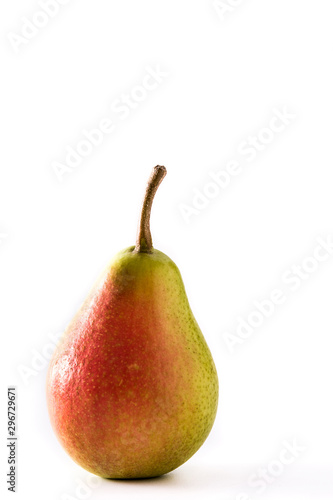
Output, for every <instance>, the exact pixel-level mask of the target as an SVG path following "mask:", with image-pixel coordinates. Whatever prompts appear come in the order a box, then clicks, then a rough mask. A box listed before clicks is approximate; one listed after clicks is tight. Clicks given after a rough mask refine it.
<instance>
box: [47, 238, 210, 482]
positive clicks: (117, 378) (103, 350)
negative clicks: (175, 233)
mask: <svg viewBox="0 0 333 500" xmlns="http://www.w3.org/2000/svg"><path fill="white" fill-rule="evenodd" d="M141 243H142V247H141V251H140V248H139V249H138V245H137V246H136V247H134V246H133V247H130V248H127V249H126V250H123V251H121V252H119V253H118V254H117V255H116V256H115V258H114V259H113V260H112V261H111V262H110V264H109V265H108V266H107V267H106V269H105V270H104V272H103V273H102V275H101V276H100V278H99V279H98V281H97V282H96V284H95V285H94V287H93V289H92V290H91V292H90V294H89V296H88V298H87V299H86V301H85V302H84V304H83V305H82V307H81V309H80V310H79V311H78V313H77V314H76V316H75V317H74V319H73V320H72V322H71V323H70V324H69V326H68V328H67V330H66V332H65V334H64V336H63V338H62V340H61V342H60V344H59V346H58V348H57V350H56V352H55V353H54V356H53V358H52V360H51V362H50V366H49V371H48V379H47V401H48V408H49V413H50V418H51V422H52V426H53V428H54V430H55V433H56V435H57V436H58V438H59V440H60V442H61V444H62V445H63V447H64V448H65V450H66V451H67V452H68V453H69V455H70V456H71V457H72V458H73V460H75V462H77V463H78V464H79V465H81V466H82V467H83V468H84V469H86V470H88V471H89V472H92V473H94V474H96V475H98V476H101V477H105V478H148V477H155V476H160V475H162V474H166V473H168V472H170V471H172V470H174V469H176V468H177V467H179V466H180V465H182V464H183V463H184V462H186V461H187V460H188V459H189V458H190V457H191V456H192V455H193V454H194V453H195V452H196V451H197V450H198V449H199V448H200V446H201V445H202V444H203V442H204V441H205V440H206V438H207V436H208V434H209V432H210V430H211V428H212V426H213V423H214V420H215V416H216V411H217V404H218V378H217V372H216V368H215V365H214V361H213V358H212V355H211V353H210V350H209V348H208V346H207V344H206V341H205V339H204V337H203V335H202V333H201V331H200V328H199V326H198V324H197V322H196V320H195V318H194V316H193V314H192V311H191V309H190V305H189V302H188V299H187V295H186V292H185V288H184V284H183V280H182V277H181V275H180V272H179V270H178V268H177V266H176V265H175V263H174V262H173V261H172V260H171V259H170V258H169V257H167V256H166V255H165V254H163V253H162V252H160V251H158V250H155V249H154V248H153V247H152V246H150V245H149V246H148V248H147V247H146V242H145V241H143V240H141Z"/></svg>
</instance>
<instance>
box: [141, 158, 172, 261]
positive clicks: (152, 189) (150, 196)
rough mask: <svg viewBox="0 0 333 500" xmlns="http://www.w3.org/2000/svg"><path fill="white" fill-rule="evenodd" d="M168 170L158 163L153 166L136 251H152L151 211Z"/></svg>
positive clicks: (144, 201) (142, 210)
mask: <svg viewBox="0 0 333 500" xmlns="http://www.w3.org/2000/svg"><path fill="white" fill-rule="evenodd" d="M166 173H167V170H166V168H165V167H163V166H161V165H157V166H156V167H154V168H153V171H152V173H151V175H150V177H149V180H148V184H147V188H146V194H145V197H144V199H143V203H142V208H141V217H140V220H139V226H138V232H137V237H136V245H135V249H134V251H135V252H140V253H151V252H152V249H153V242H152V239H151V233H150V212H151V207H152V204H153V200H154V196H155V194H156V191H157V189H158V186H159V185H160V184H161V182H162V180H163V179H164V177H165V176H166Z"/></svg>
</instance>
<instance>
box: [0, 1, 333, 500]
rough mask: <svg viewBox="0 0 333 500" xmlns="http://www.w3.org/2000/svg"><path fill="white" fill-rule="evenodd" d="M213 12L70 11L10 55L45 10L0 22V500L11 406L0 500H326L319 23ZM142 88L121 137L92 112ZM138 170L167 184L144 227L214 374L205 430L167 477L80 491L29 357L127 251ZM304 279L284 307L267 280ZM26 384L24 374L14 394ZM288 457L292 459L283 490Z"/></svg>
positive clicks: (295, 7) (105, 112) (256, 11)
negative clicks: (239, 330)
mask: <svg viewBox="0 0 333 500" xmlns="http://www.w3.org/2000/svg"><path fill="white" fill-rule="evenodd" d="M64 3H65V2H64ZM232 3H233V4H234V7H230V4H232ZM237 3H238V4H239V5H238V6H235V4H237ZM225 5H227V6H228V1H227V0H226V1H225ZM229 9H230V10H228V11H227V12H226V13H225V15H223V12H222V11H221V10H220V12H219V13H218V11H217V9H216V8H214V5H213V0H182V1H179V0H168V1H156V0H155V1H153V0H141V1H140V2H139V1H137V0H124V1H122V2H115V1H103V0H96V1H94V2H89V1H87V0H81V1H78V0H72V1H70V2H68V4H67V5H62V6H61V7H60V8H59V12H57V13H56V15H54V17H53V18H52V19H48V18H46V25H45V26H44V27H43V28H37V29H36V30H35V33H33V35H34V36H33V37H32V38H31V39H30V40H29V39H26V42H25V43H23V42H22V43H21V42H20V43H18V42H17V44H18V47H17V50H16V51H15V50H14V46H13V45H14V44H13V41H12V42H11V41H10V39H9V37H8V35H9V34H11V35H9V36H10V37H11V39H12V40H13V34H14V35H16V36H18V35H20V36H21V32H22V29H23V26H24V25H25V23H26V21H24V19H23V18H27V19H28V20H32V19H35V20H36V19H37V18H38V15H36V13H38V12H40V11H41V7H40V6H39V4H38V2H37V1H33V0H29V1H27V0H24V1H23V0H16V1H15V2H2V5H1V10H0V19H1V47H0V51H1V74H2V76H1V93H0V99H1V103H0V104H1V131H0V137H1V143H2V146H1V152H0V154H1V181H0V191H1V195H0V234H1V240H0V273H1V274H0V276H1V278H0V304H1V317H0V321H1V339H2V349H1V355H2V357H3V361H2V362H1V371H2V370H3V371H2V375H1V383H2V391H1V405H2V406H1V408H3V411H1V433H2V434H1V436H2V438H1V450H2V451H1V454H0V455H1V488H2V491H3V492H4V493H5V494H6V495H8V498H12V497H10V496H9V495H10V493H9V492H7V491H6V485H5V480H6V478H5V475H6V472H7V467H8V466H7V451H6V406H5V404H6V387H7V386H8V385H11V384H15V385H16V386H17V391H18V415H19V416H18V418H19V421H18V434H19V441H18V493H17V494H16V498H19V499H24V500H26V499H30V498H31V499H35V500H39V499H45V498H48V499H49V500H51V499H52V500H53V499H59V500H60V499H62V500H64V499H66V498H71V499H72V498H77V499H79V498H91V499H94V500H95V499H96V500H97V499H110V498H117V499H123V498H136V499H150V498H156V497H158V498H170V497H171V495H172V496H173V497H174V498H191V499H195V498H203V497H204V498H212V499H218V500H224V499H230V500H249V499H251V500H252V499H256V498H258V499H259V498H265V499H269V500H270V499H274V500H275V499H281V498H283V499H293V500H294V499H295V500H296V499H302V500H307V499H315V500H324V499H331V498H332V497H333V482H332V481H333V480H332V476H333V474H332V470H333V469H332V466H333V460H332V448H333V432H332V422H333V405H332V381H333V368H332V346H333V343H332V334H333V317H332V300H333V297H332V291H333V255H329V254H328V253H326V254H324V252H323V251H322V253H321V255H326V257H327V259H326V260H325V261H322V262H320V263H319V264H318V266H317V268H316V269H314V266H315V265H316V262H314V261H313V259H312V260H311V259H310V260H309V259H308V258H309V257H312V256H313V254H314V251H315V248H316V246H317V245H318V243H317V239H318V238H320V237H321V238H323V239H324V240H326V239H327V238H330V237H331V235H333V222H332V209H333V197H332V181H333V176H332V116H333V101H332V88H333V73H332V62H331V61H332V42H333V32H332V16H333V6H332V2H331V1H330V0H322V1H320V2H313V1H308V0H305V1H304V0H302V1H301V0H294V1H290V0H280V1H279V2H276V1H267V0H243V1H242V2H241V1H240V2H235V1H234V2H231V1H230V2H229ZM219 14H220V15H219ZM36 16H37V17H36ZM38 19H39V21H40V22H43V17H40V18H38ZM38 19H37V23H38ZM44 20H45V19H44ZM16 40H18V39H17V38H16ZM147 67H150V68H158V67H159V68H160V71H162V72H164V73H165V74H167V75H168V76H164V77H163V79H162V80H163V81H162V82H161V83H159V84H158V86H157V87H156V89H155V90H151V91H149V92H146V96H145V99H143V100H142V102H140V103H139V104H138V106H137V107H136V108H135V109H131V111H130V113H129V116H128V117H126V119H123V120H122V119H121V117H120V115H119V114H118V115H117V113H115V112H112V111H111V107H110V106H111V104H112V103H113V102H114V101H115V100H116V99H121V98H122V97H121V96H122V94H131V92H134V95H139V94H135V92H139V91H138V90H134V89H135V88H136V86H138V85H141V83H142V81H143V79H144V77H145V75H146V74H147ZM140 95H141V96H142V94H140ZM274 109H277V110H280V112H283V110H285V111H286V110H287V112H288V113H289V114H291V115H293V116H294V118H293V119H292V120H290V123H289V124H288V125H286V126H285V127H284V130H283V131H281V132H275V133H274V134H273V136H270V135H267V134H269V132H267V130H266V132H263V131H262V129H264V128H265V127H267V126H268V125H269V123H270V122H271V119H272V117H273V116H274ZM104 118H110V119H114V120H115V123H116V125H115V130H114V132H113V133H112V134H108V135H105V136H104V140H103V142H102V144H100V145H98V146H95V147H94V148H93V149H92V151H91V154H89V155H88V156H86V157H85V158H84V159H82V162H81V163H80V164H79V165H78V166H77V167H76V168H75V169H72V171H71V172H67V173H66V175H64V176H63V177H62V182H61V181H60V180H59V177H57V175H56V174H55V171H54V168H53V165H54V163H53V162H55V161H58V162H62V163H64V160H65V155H66V151H67V149H66V148H67V147H68V146H71V147H76V146H77V144H78V142H79V141H80V140H82V139H84V136H83V135H82V131H83V130H84V129H86V130H92V129H93V128H96V126H98V124H99V123H100V121H101V120H102V119H104ZM280 125H281V123H280ZM258 134H261V135H260V137H262V138H263V139H267V138H268V139H269V141H270V143H269V144H266V145H265V147H264V148H263V149H262V150H260V151H256V152H255V154H254V156H255V158H254V159H253V160H252V161H248V160H249V155H245V154H241V152H240V150H239V149H238V148H239V146H240V145H241V144H242V143H244V141H248V140H249V137H256V136H258ZM265 134H266V135H265ZM250 140H251V139H250ZM266 142H267V141H266ZM261 146H262V143H261ZM235 159H236V160H237V161H238V163H239V173H238V175H236V176H233V177H232V178H231V180H230V183H229V185H228V186H226V187H224V188H219V189H217V188H216V187H215V188H214V187H210V188H209V187H207V186H208V184H209V182H211V178H210V176H209V173H210V172H219V171H222V170H225V168H226V165H227V164H228V162H229V161H231V160H235ZM156 164H163V165H165V166H166V167H167V169H168V175H167V177H166V179H165V180H164V181H163V184H162V186H161V187H160V189H159V192H158V194H157V197H156V200H155V203H154V207H153V213H152V234H153V241H154V246H155V247H156V248H158V249H159V250H161V251H163V252H165V253H166V254H167V255H169V256H170V257H171V258H172V259H173V260H174V261H175V262H176V263H177V265H178V267H179V268H180V271H181V273H182V275H183V279H184V282H185V285H186V289H187V292H188V296H189V300H190V303H191V306H192V309H193V312H194V314H195V316H196V318H197V320H198V322H199V324H200V326H201V329H202V331H203V333H204V335H205V337H206V340H207V342H208V344H209V346H210V348H211V351H212V353H213V356H214V359H215V362H216V365H217V369H218V373H219V379H220V405H219V410H218V415H217V418H216V421H215V425H214V428H213V430H212V432H211V434H210V436H209V438H208V439H207V441H206V443H205V444H204V445H203V446H202V448H201V449H200V450H199V451H198V452H197V453H196V455H195V456H194V457H193V458H191V459H190V460H189V461H188V462H187V463H186V464H184V465H183V466H181V467H180V468H179V469H177V470H176V471H174V472H172V473H171V474H169V475H166V476H164V477H162V478H159V479H154V480H144V481H131V482H128V481H127V482H126V481H125V482H124V481H120V482H119V481H106V480H103V481H102V480H101V481H100V483H99V484H98V486H97V487H96V488H93V489H91V488H89V489H85V490H84V489H78V490H76V488H77V485H78V484H81V483H78V481H80V480H81V481H84V482H85V483H86V481H87V480H88V481H89V478H90V479H91V477H92V476H91V475H90V474H88V473H86V472H85V471H84V470H83V469H81V468H80V467H79V466H77V465H76V464H75V463H74V462H73V461H72V460H71V459H70V458H69V457H68V456H67V454H66V453H65V452H64V451H63V450H62V448H61V446H60V444H59V443H58V442H57V440H56V438H55V436H54V434H53V432H52V430H51V427H50V424H49V420H48V415H47V410H46V403H45V396H44V391H45V375H46V359H45V356H44V355H43V352H46V351H47V347H45V346H47V345H48V344H49V343H50V338H49V334H57V333H58V332H61V331H62V330H63V329H64V328H65V326H66V325H67V323H68V322H69V321H70V319H71V318H72V316H73V314H74V313H75V312H76V310H77V308H78V307H79V305H80V303H81V301H82V300H83V299H84V297H85V296H86V294H87V292H88V291H89V289H90V286H91V285H92V283H93V282H94V280H95V278H96V277H97V275H98V274H99V272H100V271H101V269H103V267H104V266H105V264H106V263H107V262H108V260H109V259H110V258H111V257H112V256H113V255H114V254H115V253H116V252H117V251H118V250H120V249H122V248H125V247H127V246H129V245H132V244H133V243H134V241H135V233H136V225H137V219H138V215H139V207H140V203H141V199H142V196H143V192H144V187H145V184H146V181H147V178H148V176H149V174H150V170H151V168H152V167H153V166H154V165H156ZM204 191H205V192H206V193H210V194H215V195H216V196H215V198H214V199H210V200H207V201H206V202H205V201H204V200H203V198H201V209H200V210H199V209H197V211H198V213H197V214H195V215H192V216H191V217H190V218H189V220H188V222H186V221H185V218H184V216H183V212H182V210H184V207H183V208H181V207H182V206H183V205H184V204H185V205H187V206H192V207H193V198H195V193H197V197H198V192H200V193H201V195H202V194H203V193H204ZM199 202H200V200H199V201H198V199H197V200H196V203H199ZM205 204H206V206H204V205H205ZM303 264H304V265H305V267H306V268H307V269H309V268H310V267H311V266H313V269H314V270H313V272H307V273H305V277H303V278H302V279H301V278H300V279H299V287H298V288H297V290H294V291H292V290H291V284H290V283H289V284H287V283H286V282H285V281H284V280H285V279H286V276H287V278H288V276H289V278H290V274H288V273H290V272H291V271H290V270H291V269H292V266H293V265H301V266H303ZM285 273H287V274H285ZM283 276H285V278H283ZM303 276H304V275H303ZM295 286H296V285H295ZM273 289H280V290H281V292H282V293H283V296H284V299H285V300H284V303H283V304H281V305H276V306H275V309H274V312H273V313H272V314H271V315H270V317H269V318H265V319H263V320H262V324H261V326H260V327H257V328H254V329H253V331H252V334H251V335H249V336H248V338H247V339H246V340H245V339H243V343H241V344H240V343H239V344H237V345H235V346H234V350H233V352H230V349H228V344H227V342H226V340H225V339H226V336H225V333H226V332H229V333H230V334H233V335H236V327H237V325H238V322H239V318H242V319H244V320H247V318H248V316H249V315H250V314H251V312H253V311H254V310H255V305H254V301H256V300H257V301H264V300H267V299H269V297H270V294H271V292H272V290H273ZM257 317H258V316H257ZM238 338H239V337H238ZM48 347H50V346H48ZM51 347H52V346H51ZM43 350H44V351H43ZM36 353H38V355H37V354H36ZM27 369H30V370H34V371H32V372H28V375H25V376H23V375H22V373H23V372H24V370H27ZM22 370H23V372H22ZM24 373H27V372H26V371H25V372H24ZM286 440H287V441H288V442H289V443H292V442H293V441H294V440H296V443H297V445H298V446H299V447H301V448H302V450H303V451H302V452H299V456H298V457H295V460H294V461H292V463H290V464H288V465H284V466H283V465H282V469H283V470H280V472H279V470H278V467H279V465H276V462H277V461H278V460H279V457H280V453H281V451H282V450H283V448H284V443H285V441H286ZM272 463H275V465H272ZM280 465H281V464H280ZM267 467H271V470H275V471H276V470H277V471H278V475H276V477H275V478H273V480H272V482H271V483H270V484H267V487H266V488H265V491H264V492H263V493H262V494H259V493H258V488H255V487H253V486H250V485H249V484H248V481H249V478H250V477H251V475H253V474H257V473H258V471H259V469H260V468H266V469H267ZM274 467H275V469H274ZM276 467H277V468H276ZM280 469H281V467H280ZM272 477H273V476H272V475H270V478H271V479H272ZM75 490H76V492H75ZM66 495H67V496H66ZM6 498H7V496H6Z"/></svg>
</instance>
